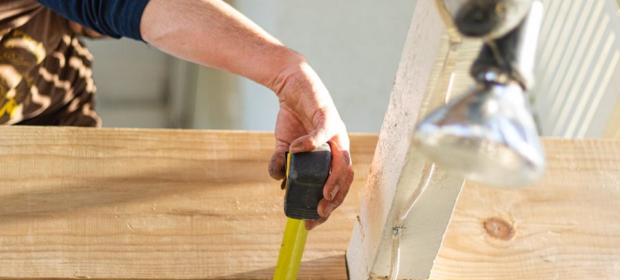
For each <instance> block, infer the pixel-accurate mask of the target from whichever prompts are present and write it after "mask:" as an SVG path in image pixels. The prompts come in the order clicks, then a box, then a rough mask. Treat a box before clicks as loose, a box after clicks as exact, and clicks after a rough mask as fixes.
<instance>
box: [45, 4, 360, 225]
mask: <svg viewBox="0 0 620 280" xmlns="http://www.w3.org/2000/svg"><path fill="white" fill-rule="evenodd" d="M38 1H39V2H41V3H42V4H44V5H47V6H48V7H50V8H52V9H53V10H55V11H56V12H58V13H59V14H61V15H64V16H65V17H67V18H68V19H70V20H72V21H76V22H78V23H80V24H82V25H84V26H86V27H88V28H92V29H94V30H95V31H97V32H99V33H102V34H103V35H107V36H111V37H120V36H126V37H130V38H134V39H137V40H144V41H146V42H148V43H149V44H151V45H153V46H155V47H157V48H158V49H161V50H162V51H165V52H167V53H170V54H172V55H174V56H177V57H179V58H183V59H186V60H189V61H192V62H195V63H198V64H202V65H206V66H210V67H215V68H219V69H223V70H226V71H229V72H232V73H235V74H238V75H241V76H244V77H247V78H249V79H252V80H254V81H256V82H257V83H260V84H262V85H264V86H266V87H268V88H270V89H271V90H273V91H274V92H275V93H276V95H277V96H278V99H279V101H280V112H279V113H278V119H277V123H276V131H275V134H276V150H275V153H274V155H273V157H272V160H271V162H270V164H269V173H270V174H271V176H272V177H273V178H275V179H282V178H283V177H284V174H283V173H282V169H283V164H284V162H283V160H284V153H285V152H286V151H290V152H293V153H296V152H303V151H310V150H313V149H314V148H315V147H317V146H320V145H321V144H323V143H326V142H329V144H330V145H331V147H332V156H333V159H332V170H331V172H332V173H331V176H330V177H329V179H328V181H327V183H326V186H325V191H324V199H323V200H321V202H320V204H319V208H318V210H319V214H320V215H321V217H322V218H321V219H320V220H319V221H314V222H307V223H306V227H307V228H313V227H315V226H316V225H318V224H320V223H322V222H324V221H325V220H326V219H327V218H328V217H329V215H330V214H331V212H332V211H333V210H334V209H335V208H336V207H338V206H339V205H340V204H341V203H342V202H343V200H344V198H345V196H346V195H347V193H348V190H349V187H350V185H351V183H352V181H353V168H352V165H351V157H350V154H349V138H348V136H347V132H346V128H345V126H344V124H343V123H342V120H341V119H340V116H339V115H338V112H337V110H336V107H335V106H334V103H333V101H332V99H331V96H330V95H329V92H328V91H327V89H326V88H325V86H324V85H323V83H322V81H321V80H320V78H319V77H318V75H317V74H316V73H315V72H314V70H313V69H312V67H310V65H309V64H308V63H307V61H306V59H305V58H304V57H303V56H302V55H300V54H299V53H296V52H294V51H292V50H290V49H288V48H286V47H285V46H284V45H283V44H282V43H280V42H279V41H278V40H276V39H275V38H273V37H272V36H271V35H269V34H268V33H267V32H265V31H264V30H262V29H261V28H260V27H258V26H257V25H256V24H254V23H253V22H252V21H250V20H249V19H247V18H246V17H244V16H243V15H241V14H240V13H239V12H237V11H236V10H235V9H233V8H232V7H230V6H229V5H227V4H226V3H224V2H223V1H220V0H175V1H170V0H150V1H149V0H63V1H57V0H38ZM144 6H146V7H145V8H143V9H140V7H144ZM137 31H139V32H137Z"/></svg>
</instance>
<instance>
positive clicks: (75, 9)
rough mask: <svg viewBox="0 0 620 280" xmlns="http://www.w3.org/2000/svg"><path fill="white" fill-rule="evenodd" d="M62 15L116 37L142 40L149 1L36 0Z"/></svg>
mask: <svg viewBox="0 0 620 280" xmlns="http://www.w3.org/2000/svg"><path fill="white" fill-rule="evenodd" d="M37 1H38V2H39V3H41V4H42V5H44V6H46V7H48V8H50V9H51V10H53V11H54V12H56V13H58V14H60V15H61V16H63V17H65V18H67V19H69V20H71V21H75V22H77V23H79V24H81V25H83V26H85V27H88V28H90V29H93V30H95V31H97V32H99V33H101V34H103V35H106V36H110V37H113V38H120V37H128V38H132V39H135V40H142V35H141V34H140V21H141V20H142V13H143V12H144V8H145V7H146V4H148V2H149V0H37Z"/></svg>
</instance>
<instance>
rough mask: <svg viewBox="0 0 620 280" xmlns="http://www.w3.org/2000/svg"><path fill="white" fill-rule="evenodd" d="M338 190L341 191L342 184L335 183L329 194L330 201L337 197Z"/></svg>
mask: <svg viewBox="0 0 620 280" xmlns="http://www.w3.org/2000/svg"><path fill="white" fill-rule="evenodd" d="M338 191H340V185H335V186H334V188H333V189H332V191H331V192H329V195H330V198H329V201H332V200H334V198H336V195H337V194H338Z"/></svg>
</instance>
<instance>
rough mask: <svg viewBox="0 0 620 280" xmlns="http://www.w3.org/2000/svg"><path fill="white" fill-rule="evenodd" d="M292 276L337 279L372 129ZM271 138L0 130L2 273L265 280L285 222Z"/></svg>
mask: <svg viewBox="0 0 620 280" xmlns="http://www.w3.org/2000/svg"><path fill="white" fill-rule="evenodd" d="M351 139H352V145H351V146H352V147H351V151H352V155H353V159H354V161H355V171H356V179H355V181H354V183H353V186H352V190H351V192H350V194H349V197H348V199H347V200H346V202H345V204H344V205H343V206H341V208H340V209H338V210H337V211H335V212H334V214H333V215H332V217H331V219H330V220H329V221H328V222H327V223H326V224H325V225H323V226H321V227H319V228H317V230H314V231H312V232H311V233H310V236H309V240H308V244H307V246H306V253H305V255H304V260H303V264H302V268H301V272H300V277H299V279H346V269H345V263H344V252H345V249H346V246H347V244H348V241H349V237H350V233H351V231H352V227H353V223H354V221H355V216H356V214H357V212H358V205H359V199H360V193H361V187H362V185H363V183H364V182H365V180H366V174H367V173H368V169H369V163H370V161H371V158H372V155H373V152H374V149H375V144H376V141H377V137H376V136H370V135H353V136H352V137H351ZM273 147H274V141H273V135H272V134H268V133H246V132H217V131H181V130H110V129H75V128H24V127H2V128H0V166H2V168H0V278H2V279H5V278H8V279H20V278H60V279H67V278H94V279H155V278H157V279H160V278H163V279H271V277H272V273H273V269H274V266H275V264H276V260H277V254H278V252H279V247H280V241H281V236H282V232H283V228H284V224H285V218H284V215H283V211H282V196H283V192H282V191H281V190H280V185H279V183H278V182H276V181H274V180H272V179H271V178H270V177H269V176H268V174H267V163H268V161H269V159H270V156H271V153H272V149H273Z"/></svg>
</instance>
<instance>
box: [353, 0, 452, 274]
mask: <svg viewBox="0 0 620 280" xmlns="http://www.w3.org/2000/svg"><path fill="white" fill-rule="evenodd" d="M445 34H446V31H445V27H444V24H443V22H442V19H441V17H440V15H439V13H438V12H437V7H436V4H435V3H434V1H417V2H415V9H414V13H413V16H412V20H411V25H410V28H409V33H408V34H407V40H406V42H405V47H404V49H403V54H402V58H401V61H400V64H399V67H398V71H397V73H396V78H395V81H394V87H393V89H392V93H391V95H390V103H389V106H388V109H387V112H386V115H385V118H384V121H383V125H382V127H381V133H380V136H379V142H378V145H377V151H376V153H375V157H374V159H373V162H372V168H371V172H370V174H369V175H368V178H369V179H368V182H367V183H366V187H365V192H364V198H363V199H362V204H361V207H360V219H359V223H357V224H356V225H355V228H354V232H353V234H352V236H351V243H350V245H349V249H348V251H347V263H348V265H349V272H350V276H351V278H352V279H369V278H372V277H382V276H386V275H387V274H388V273H389V269H390V261H391V254H390V247H391V244H392V233H393V227H394V224H393V221H394V219H395V218H396V216H398V215H399V214H400V213H401V211H402V209H403V208H404V207H405V206H406V205H405V204H406V203H407V201H408V198H409V197H410V196H411V193H413V192H414V190H415V186H417V185H418V184H419V182H420V180H421V177H422V172H423V169H424V165H425V161H426V160H425V158H424V157H423V156H421V155H420V154H418V153H416V151H415V147H414V146H413V145H412V135H413V132H414V128H415V124H416V122H417V120H418V118H419V117H421V116H422V115H423V114H424V112H423V111H424V110H426V109H427V108H428V107H430V106H434V105H436V104H437V103H441V102H443V101H444V100H445V95H446V92H445V90H444V91H443V92H442V93H440V95H439V96H435V97H433V98H431V96H429V95H430V93H432V92H433V89H434V88H435V89H437V91H441V88H442V87H443V86H442V85H437V86H436V87H435V85H434V84H435V83H438V82H441V81H443V80H445V79H449V76H450V75H449V74H450V73H449V72H450V71H451V70H450V68H452V67H453V66H456V64H455V63H456V62H451V61H452V60H454V59H456V57H454V56H449V55H448V49H447V48H442V42H443V46H446V45H445V44H447V42H448V40H447V36H444V35H445ZM442 38H444V40H445V41H442ZM446 60H451V61H448V62H447V64H448V65H449V66H448V67H447V68H446V67H444V65H443V64H439V62H440V61H441V62H442V63H443V62H446ZM427 93H429V94H427ZM442 96H443V98H441V97H442ZM434 99H435V100H434ZM438 173H440V176H437V177H439V178H441V179H438V181H440V182H438V184H439V185H441V186H442V187H441V188H439V187H438V188H433V189H429V191H428V192H426V193H425V194H423V196H422V197H421V198H420V201H419V203H417V204H416V206H415V208H414V209H413V211H412V215H410V216H409V217H408V219H407V221H406V222H405V226H404V227H405V230H404V231H403V236H402V238H401V239H402V240H401V244H402V245H403V246H405V247H408V249H409V250H407V252H406V253H403V255H402V260H403V262H405V263H407V264H408V265H407V266H403V267H401V270H400V276H401V277H402V278H404V279H420V278H427V277H428V276H429V275H430V271H431V268H432V266H433V261H434V260H435V257H436V255H437V252H438V251H439V247H440V245H441V240H442V236H443V234H444V232H445V231H446V228H447V226H448V221H449V220H450V216H451V214H452V210H453V209H454V204H455V203H456V198H457V196H458V193H459V191H460V189H461V186H462V184H463V179H462V178H461V177H459V176H454V175H450V174H445V172H443V171H440V172H438ZM421 240H423V242H420V241H421ZM412 242H414V243H412ZM410 245H411V246H410Z"/></svg>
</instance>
